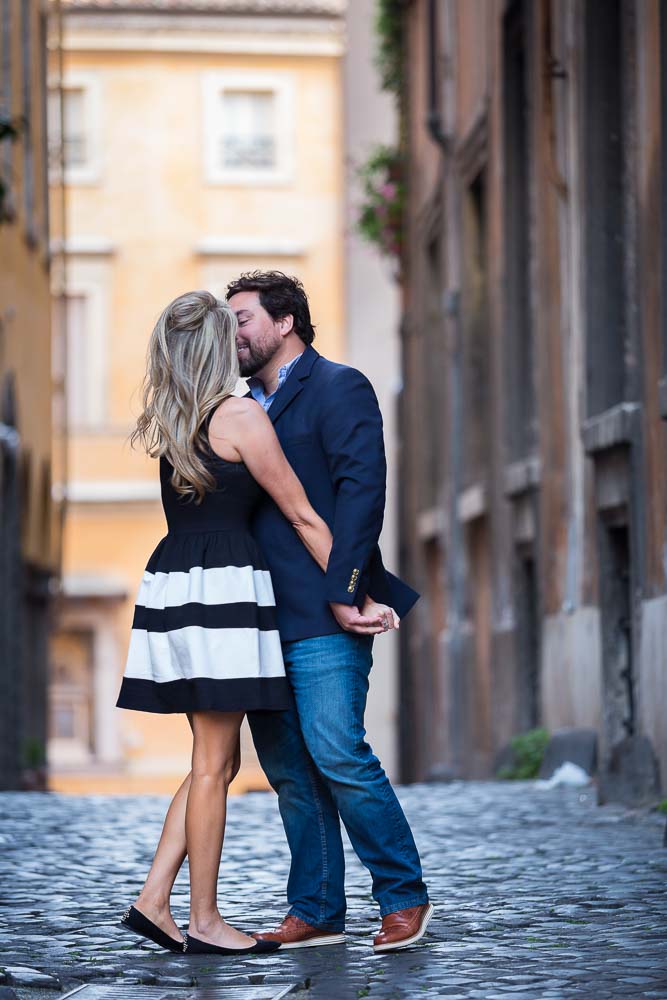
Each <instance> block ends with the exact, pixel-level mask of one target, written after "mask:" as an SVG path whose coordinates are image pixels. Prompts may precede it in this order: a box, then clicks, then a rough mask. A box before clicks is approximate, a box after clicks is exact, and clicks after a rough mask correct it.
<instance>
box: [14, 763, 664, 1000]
mask: <svg viewBox="0 0 667 1000" xmlns="http://www.w3.org/2000/svg"><path fill="white" fill-rule="evenodd" d="M399 794H400V797H401V799H402V801H403V803H404V806H405V809H406V812H407V814H408V817H409V819H410V820H411V822H412V824H413V828H414V831H415V836H416V839H417V842H418V845H419V847H420V850H421V852H422V858H423V863H424V869H425V873H426V877H427V880H428V882H429V885H430V888H431V892H432V897H433V901H434V903H435V905H436V916H435V918H434V920H433V921H432V923H431V927H430V933H429V934H428V936H427V937H426V938H425V939H424V941H423V943H422V944H421V945H419V946H417V947H415V948H413V949H411V950H406V951H404V952H402V953H398V954H393V955H384V956H374V955H373V954H372V951H371V948H370V944H371V938H372V935H373V932H374V929H375V928H376V926H377V924H378V916H377V910H376V908H375V906H374V904H373V901H372V898H371V895H370V884H369V879H368V876H367V873H366V872H365V870H364V869H363V868H362V867H361V866H360V865H359V863H358V862H357V860H356V858H355V857H354V855H353V854H352V852H351V851H350V852H349V865H348V876H347V887H348V893H349V922H348V943H347V945H345V946H335V947H328V948H321V949H306V950H301V951H288V952H282V953H278V954H277V955H275V956H272V957H270V958H268V959H259V958H255V959H247V958H246V959H244V960H235V961H232V960H229V959H224V958H222V959H215V958H213V957H212V956H192V957H186V956H174V955H170V954H168V953H166V952H161V951H160V950H159V949H158V948H156V947H155V946H154V945H152V944H149V943H147V944H145V945H144V944H142V943H141V939H140V938H136V937H134V936H133V935H131V934H129V933H128V932H127V931H124V930H123V929H122V928H120V927H119V926H118V923H117V920H118V917H119V915H120V914H121V913H122V911H123V910H124V909H125V907H126V906H127V905H128V904H129V903H130V902H132V900H133V899H134V896H135V894H136V892H137V890H138V888H139V885H140V882H141V880H142V877H143V874H144V873H145V871H146V870H147V867H148V864H149V861H150V857H151V853H152V849H153V847H154V845H155V843H156V841H157V836H158V832H159V829H160V824H161V820H162V817H163V814H164V811H165V808H166V800H164V799H162V798H157V797H156V798H145V797H141V798H129V797H113V798H112V797H87V798H80V797H72V798H69V797H64V796H58V795H49V794H47V795H40V794H12V793H5V794H2V795H0V969H4V970H5V971H4V979H3V973H2V972H0V983H2V982H3V981H4V983H8V984H9V985H10V986H13V988H14V989H15V990H16V994H17V995H18V997H20V998H21V1000H27V998H34V997H40V996H41V997H43V998H44V1000H47V998H51V997H55V996H58V995H60V993H62V992H65V990H66V989H72V988H73V987H74V986H76V985H77V984H80V983H106V984H120V983H123V984H125V988H124V989H123V991H122V993H123V996H128V995H132V991H131V990H130V991H128V990H127V987H128V986H129V985H131V984H132V983H136V984H160V985H169V986H170V987H173V993H174V995H175V996H178V991H179V990H182V995H183V996H184V997H185V996H186V995H187V994H188V993H191V991H188V990H185V989H183V987H187V986H190V987H192V986H197V985H199V986H209V987H214V986H218V987H220V986H223V987H225V990H224V994H225V996H228V997H229V998H230V1000H233V997H234V992H235V990H234V989H233V987H234V986H235V985H236V986H239V987H240V986H244V987H245V989H244V990H243V993H244V995H246V996H247V995H248V994H247V991H248V987H249V986H252V985H254V986H255V987H256V988H257V993H258V995H264V996H265V995H266V992H265V991H266V987H267V986H269V985H275V986H276V992H277V991H278V989H279V988H280V986H286V985H288V984H295V986H296V987H297V992H296V993H295V995H296V996H298V997H301V998H303V1000H306V998H307V1000H348V998H350V1000H356V998H360V997H369V998H370V1000H379V998H386V1000H389V998H420V997H449V1000H456V998H461V1000H463V998H475V1000H501V998H502V1000H538V998H539V1000H559V998H564V1000H566V998H569V997H590V998H595V1000H607V998H616V997H632V998H635V997H651V998H654V1000H667V850H666V849H665V848H664V847H663V846H662V844H663V831H664V826H665V817H664V816H660V815H659V814H657V813H646V812H630V811H627V810H624V809H622V808H620V807H614V806H604V807H602V808H597V807H596V805H595V793H594V791H593V790H592V789H586V790H584V791H581V790H575V789H563V788H558V789H554V790H551V791H542V790H538V789H537V788H536V787H535V786H534V785H533V784H532V783H528V782H526V783H524V782H522V783H490V782H489V783H453V784H447V785H421V786H412V787H409V788H404V789H401V790H400V792H399ZM229 813H230V815H229V825H228V832H227V843H226V845H225V852H224V859H223V866H222V870H221V877H220V899H221V901H222V906H221V908H222V910H223V912H224V914H225V916H226V918H227V919H228V920H230V921H231V922H234V923H235V924H237V926H239V927H241V928H243V929H246V930H250V929H254V928H257V927H258V926H266V925H267V924H269V925H270V924H272V923H274V922H278V921H279V919H280V918H281V917H282V915H283V913H284V912H285V902H284V897H283V892H284V885H285V881H286V875H287V863H288V853H287V847H286V843H285V839H284V835H283V833H282V828H281V825H280V820H279V816H278V812H277V806H276V799H275V797H274V796H273V795H272V794H262V793H254V794H251V795H247V796H243V797H238V798H233V799H232V800H231V801H230V810H229ZM174 912H175V917H176V919H177V921H178V922H180V923H181V924H185V922H186V919H187V880H186V877H185V873H183V874H182V876H181V877H179V881H178V883H177V888H176V892H175V898H174ZM21 969H23V970H24V971H21ZM26 970H28V971H26ZM30 970H32V971H30ZM31 977H32V980H31ZM260 987H263V988H264V989H261V988H260ZM2 992H3V990H2V987H1V986H0V996H1V995H2ZM142 992H143V991H142V990H141V989H139V988H138V987H137V996H140V995H141V993H142ZM170 992H171V991H170ZM216 995H218V994H217V991H216Z"/></svg>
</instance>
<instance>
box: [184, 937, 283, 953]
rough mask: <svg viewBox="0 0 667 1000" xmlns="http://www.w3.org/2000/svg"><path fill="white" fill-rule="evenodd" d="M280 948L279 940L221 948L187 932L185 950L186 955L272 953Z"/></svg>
mask: <svg viewBox="0 0 667 1000" xmlns="http://www.w3.org/2000/svg"><path fill="white" fill-rule="evenodd" d="M279 948H280V942H279V941H255V943H254V944H253V945H251V947H250V948H221V947H220V945H217V944H209V943H208V941H200V940H199V938H193V937H192V936H191V935H190V934H186V935H185V945H184V946H183V951H184V952H185V954H186V955H271V954H273V952H274V951H278V949H279Z"/></svg>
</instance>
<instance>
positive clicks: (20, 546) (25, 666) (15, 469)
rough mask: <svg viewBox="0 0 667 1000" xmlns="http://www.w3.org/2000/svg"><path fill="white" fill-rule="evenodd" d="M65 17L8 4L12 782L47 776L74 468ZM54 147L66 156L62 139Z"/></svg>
mask: <svg viewBox="0 0 667 1000" xmlns="http://www.w3.org/2000/svg"><path fill="white" fill-rule="evenodd" d="M59 16H60V15H59V5H58V4H57V3H53V4H51V5H50V6H49V7H48V8H47V6H46V4H42V3H39V2H37V0H24V2H20V0H2V4H1V6H0V788H18V787H42V785H43V782H44V760H45V753H46V746H45V744H46V726H47V723H46V718H47V703H46V686H47V676H46V663H47V659H48V657H47V643H48V632H49V609H50V605H51V599H52V595H53V593H54V591H55V589H56V585H57V578H58V573H59V566H60V541H61V533H60V523H61V518H60V512H61V504H60V502H59V501H54V500H53V498H52V497H53V491H52V485H53V484H54V482H55V483H57V482H58V480H59V478H60V477H61V476H62V474H63V463H62V457H63V434H64V424H63V422H62V419H61V417H62V407H61V406H59V405H58V403H59V401H60V399H61V393H62V380H61V379H59V380H58V383H57V384H56V382H55V381H54V378H53V368H52V342H51V341H52V324H51V312H52V309H51V288H50V285H51V280H52V270H53V271H54V272H56V273H58V272H60V273H61V269H59V268H58V267H55V268H52V265H53V264H54V261H53V260H52V255H51V253H50V249H49V244H50V239H49V234H50V232H51V234H52V233H53V232H54V227H55V231H56V232H59V231H60V229H59V227H60V226H61V224H62V189H61V188H60V187H59V186H58V185H57V184H56V185H55V186H54V188H53V190H52V216H53V218H52V219H51V220H50V218H49V190H48V180H47V164H48V160H49V142H48V138H47V133H46V129H45V127H44V126H45V119H46V100H47V90H46V78H47V75H50V76H51V79H52V82H53V93H54V98H55V100H56V101H57V100H58V69H59V34H60V31H59V23H60V22H59ZM50 152H51V154H52V157H53V158H54V159H56V160H57V157H58V149H57V144H53V145H52V147H51V150H50ZM55 264H56V265H57V264H58V261H55ZM58 374H59V375H62V370H59V373H58ZM54 404H55V405H54ZM54 417H55V420H54V419H53V418H54ZM56 494H57V491H56Z"/></svg>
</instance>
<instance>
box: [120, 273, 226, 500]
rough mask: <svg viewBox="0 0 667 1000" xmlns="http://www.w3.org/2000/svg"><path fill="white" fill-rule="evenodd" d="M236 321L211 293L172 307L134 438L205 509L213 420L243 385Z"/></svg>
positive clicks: (153, 351) (152, 355)
mask: <svg viewBox="0 0 667 1000" xmlns="http://www.w3.org/2000/svg"><path fill="white" fill-rule="evenodd" d="M236 330H237V323H236V316H235V315H234V312H233V311H232V309H231V308H230V306H229V305H228V304H227V303H226V302H222V301H221V300H220V299H216V297H215V296H214V295H211V293H210V292H187V293H186V294H185V295H179V297H178V298H177V299H174V301H173V302H170V303H169V305H168V306H167V308H166V309H165V310H164V312H163V313H162V315H161V316H160V318H159V320H158V321H157V323H156V324H155V327H154V329H153V332H152V333H151V336H150V340H149V343H148V354H147V359H146V376H145V378H144V381H143V391H142V403H143V412H142V413H141V416H140V417H139V419H138V420H137V426H136V427H135V429H134V431H133V432H132V435H131V437H130V440H131V443H132V445H133V446H134V445H135V444H136V442H140V444H141V445H142V447H143V448H144V449H145V450H146V452H147V453H148V454H149V455H150V456H151V458H159V457H161V456H163V455H164V457H165V458H166V459H167V460H168V461H169V462H170V463H171V464H172V466H173V468H174V471H173V473H172V477H171V482H172V485H173V487H174V489H175V490H176V492H177V493H180V494H181V495H182V496H186V497H192V498H194V499H195V502H196V503H201V501H202V500H203V498H204V495H205V494H206V492H208V491H211V490H213V489H215V479H214V477H213V475H212V474H211V472H210V471H209V469H208V468H207V466H206V463H205V461H204V456H205V455H206V453H207V451H208V435H207V432H208V417H209V416H210V415H211V414H212V413H213V412H214V410H215V409H216V408H217V407H218V406H219V405H220V403H221V402H222V401H223V399H226V398H227V397H228V396H231V395H232V393H233V392H234V389H235V388H236V385H237V383H238V380H239V363H238V356H237V353H236Z"/></svg>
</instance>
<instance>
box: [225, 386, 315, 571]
mask: <svg viewBox="0 0 667 1000" xmlns="http://www.w3.org/2000/svg"><path fill="white" fill-rule="evenodd" d="M209 443H210V445H211V448H212V449H213V451H214V452H215V453H216V454H217V455H219V456H220V457H221V458H226V459H229V458H230V454H233V455H235V456H236V455H238V457H239V458H241V460H242V461H243V462H244V463H245V465H246V466H247V468H248V470H249V472H250V473H251V475H252V476H253V478H254V479H255V480H256V481H257V482H258V483H259V485H260V486H261V487H262V488H263V489H265V490H266V492H267V493H268V494H269V496H270V497H271V498H272V499H273V500H275V502H276V504H277V505H278V507H279V508H280V510H281V512H282V514H283V515H284V516H285V518H286V519H287V520H288V521H289V522H290V524H291V525H292V527H293V528H294V530H295V531H296V533H297V534H298V536H299V538H300V539H301V541H302V542H303V544H304V545H305V546H306V548H307V549H308V551H309V552H310V554H311V556H312V557H313V559H314V560H315V562H316V563H317V564H318V566H319V567H320V569H321V570H322V571H323V572H326V568H327V564H328V562H329V553H330V552H331V545H332V541H333V539H332V536H331V532H330V530H329V527H328V525H327V523H326V521H324V520H323V519H322V518H321V517H320V516H319V514H317V513H316V511H315V510H314V509H313V507H312V506H311V504H310V501H309V500H308V497H307V496H306V492H305V490H304V488H303V486H302V485H301V481H300V480H299V479H298V477H297V476H296V474H295V472H294V470H293V469H292V466H291V465H290V464H289V462H288V461H287V459H286V458H285V453H284V452H283V450H282V448H281V447H280V442H279V440H278V438H277V436H276V432H275V431H274V429H273V424H272V423H271V421H270V420H269V418H268V416H267V415H266V413H265V412H264V410H263V409H262V407H261V406H260V405H259V404H258V403H256V402H255V400H251V399H246V398H244V397H241V398H237V397H230V398H229V399H226V400H225V401H224V403H222V404H221V406H220V407H219V408H218V410H217V411H216V413H215V415H214V417H213V419H212V421H211V425H210V428H209Z"/></svg>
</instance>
